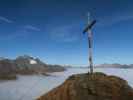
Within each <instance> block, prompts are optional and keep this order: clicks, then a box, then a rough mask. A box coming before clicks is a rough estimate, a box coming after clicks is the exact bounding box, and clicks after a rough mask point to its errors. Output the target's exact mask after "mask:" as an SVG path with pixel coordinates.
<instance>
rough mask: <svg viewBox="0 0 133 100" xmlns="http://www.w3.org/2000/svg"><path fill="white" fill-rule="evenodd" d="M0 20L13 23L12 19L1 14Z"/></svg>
mask: <svg viewBox="0 0 133 100" xmlns="http://www.w3.org/2000/svg"><path fill="white" fill-rule="evenodd" d="M0 20H1V21H3V22H6V23H13V21H12V20H10V19H8V18H6V17H3V16H0Z"/></svg>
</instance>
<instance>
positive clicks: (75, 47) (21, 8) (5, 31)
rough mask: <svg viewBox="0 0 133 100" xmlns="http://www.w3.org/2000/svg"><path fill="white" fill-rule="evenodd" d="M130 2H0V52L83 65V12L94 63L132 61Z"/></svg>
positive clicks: (132, 12)
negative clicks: (90, 34)
mask: <svg viewBox="0 0 133 100" xmlns="http://www.w3.org/2000/svg"><path fill="white" fill-rule="evenodd" d="M132 4H133V1H131V0H0V56H2V57H10V58H15V57H16V56H19V55H24V54H28V55H31V56H35V57H39V58H40V59H42V60H43V61H44V62H46V63H50V64H70V65H87V64H88V44H87V36H86V35H83V34H82V31H83V29H84V27H85V26H86V24H87V13H88V11H89V12H91V14H92V17H93V18H95V19H97V24H96V25H95V28H94V29H93V34H94V35H93V38H94V46H93V50H94V51H93V55H94V58H93V59H94V63H95V64H102V63H121V64H131V63H133V61H132V59H133V53H132V51H133V45H132V43H133V28H132V26H133V6H132Z"/></svg>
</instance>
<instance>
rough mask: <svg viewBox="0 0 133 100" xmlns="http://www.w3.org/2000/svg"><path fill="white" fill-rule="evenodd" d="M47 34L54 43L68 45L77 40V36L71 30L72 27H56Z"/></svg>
mask: <svg viewBox="0 0 133 100" xmlns="http://www.w3.org/2000/svg"><path fill="white" fill-rule="evenodd" d="M48 33H49V34H50V38H51V39H53V40H54V41H59V42H67V43H70V42H76V41H77V40H78V35H77V34H76V32H75V31H74V30H73V26H72V25H66V26H57V27H54V28H53V29H52V30H50V31H49V32H48Z"/></svg>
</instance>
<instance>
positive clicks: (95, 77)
mask: <svg viewBox="0 0 133 100" xmlns="http://www.w3.org/2000/svg"><path fill="white" fill-rule="evenodd" d="M37 100H133V88H132V87H130V86H129V85H128V83H127V82H126V81H125V80H123V79H121V78H119V77H117V76H108V75H106V74H104V73H93V74H77V75H72V76H71V77H69V78H68V79H67V80H66V81H65V82H64V83H63V84H62V85H60V86H58V87H57V88H55V89H53V90H51V91H50V92H48V93H46V94H44V95H42V96H40V97H39V98H37Z"/></svg>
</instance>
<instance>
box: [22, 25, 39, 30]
mask: <svg viewBox="0 0 133 100" xmlns="http://www.w3.org/2000/svg"><path fill="white" fill-rule="evenodd" d="M24 28H25V29H28V30H33V31H40V29H39V28H37V27H35V26H32V25H26V26H25V27H24Z"/></svg>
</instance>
